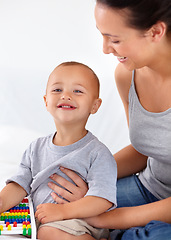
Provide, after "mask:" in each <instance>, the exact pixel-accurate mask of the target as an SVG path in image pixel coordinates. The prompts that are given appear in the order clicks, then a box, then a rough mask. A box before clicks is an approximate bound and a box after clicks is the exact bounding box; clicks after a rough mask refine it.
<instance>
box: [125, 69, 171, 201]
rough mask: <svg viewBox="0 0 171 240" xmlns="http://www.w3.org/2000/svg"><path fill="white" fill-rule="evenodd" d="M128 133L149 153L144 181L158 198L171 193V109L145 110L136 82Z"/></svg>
mask: <svg viewBox="0 0 171 240" xmlns="http://www.w3.org/2000/svg"><path fill="white" fill-rule="evenodd" d="M129 134H130V141H131V143H132V145H133V147H134V148H135V149H136V150H137V151H138V152H140V153H142V154H144V155H146V156H148V161H147V167H146V169H145V170H143V171H142V172H140V174H139V179H140V181H141V182H142V184H143V185H144V186H145V187H146V188H147V189H148V190H149V191H150V192H151V193H152V194H153V195H154V196H155V197H157V198H158V199H164V198H167V197H170V196H171V108H170V109H168V110H166V111H164V112H160V113H153V112H149V111H147V110H145V109H144V108H143V106H142V105H141V103H140V101H139V99H138V95H137V93H136V89H135V84H134V71H133V76H132V83H131V87H130V90H129Z"/></svg>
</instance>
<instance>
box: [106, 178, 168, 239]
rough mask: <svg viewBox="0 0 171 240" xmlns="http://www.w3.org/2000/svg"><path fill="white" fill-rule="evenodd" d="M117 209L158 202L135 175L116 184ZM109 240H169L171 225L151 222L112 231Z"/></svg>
mask: <svg viewBox="0 0 171 240" xmlns="http://www.w3.org/2000/svg"><path fill="white" fill-rule="evenodd" d="M117 201H118V207H131V206H139V205H143V204H148V203H151V202H155V201H158V199H157V198H156V197H155V196H153V195H152V194H151V193H150V192H149V191H148V190H147V189H146V188H145V187H144V186H143V185H142V184H141V182H140V181H139V179H138V177H137V176H136V175H133V176H130V177H126V178H122V179H119V180H118V182H117ZM110 237H111V240H171V224H168V223H164V222H160V221H151V222H150V223H148V224H147V225H146V226H144V227H133V228H130V229H127V230H124V231H122V230H113V231H112V232H111V234H110Z"/></svg>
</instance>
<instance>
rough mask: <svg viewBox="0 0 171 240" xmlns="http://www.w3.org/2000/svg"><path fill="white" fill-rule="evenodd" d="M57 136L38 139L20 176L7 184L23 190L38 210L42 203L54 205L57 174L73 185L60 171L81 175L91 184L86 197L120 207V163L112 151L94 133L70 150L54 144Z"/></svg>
mask: <svg viewBox="0 0 171 240" xmlns="http://www.w3.org/2000/svg"><path fill="white" fill-rule="evenodd" d="M53 137H54V134H51V135H49V136H47V137H41V138H38V139H37V140H36V141H34V142H32V143H31V144H30V146H29V148H28V149H27V150H26V151H25V153H24V155H23V158H22V161H21V163H20V166H19V170H18V173H17V175H15V176H13V177H11V178H10V179H8V180H7V183H9V182H11V181H14V182H16V183H18V184H19V185H20V186H22V187H23V188H24V189H25V190H26V192H27V193H28V194H31V197H32V199H33V204H34V209H36V207H37V205H39V204H42V203H47V202H51V203H54V201H53V199H52V197H51V195H50V194H51V192H52V190H51V189H50V188H49V187H48V185H47V184H48V182H50V181H52V180H51V179H50V178H49V177H50V176H51V175H52V174H54V173H57V174H58V175H60V176H62V177H64V178H66V179H67V180H69V181H70V182H72V180H71V179H70V178H68V177H67V176H66V175H65V174H63V173H62V172H61V171H60V169H59V167H60V166H63V167H66V168H69V169H71V170H73V171H75V172H76V173H78V174H79V175H80V176H81V177H82V179H83V180H84V181H85V182H87V183H88V187H89V190H88V192H87V194H86V196H90V195H91V196H97V197H102V198H105V199H107V200H108V201H110V202H112V203H113V207H116V180H117V166H116V162H115V160H114V158H113V156H112V154H111V152H110V151H109V150H108V148H107V147H106V146H105V145H104V144H103V143H101V142H100V141H99V140H98V139H97V138H96V137H95V136H94V135H93V134H92V133H90V132H88V133H87V134H86V136H85V137H83V138H82V139H81V140H79V141H78V142H76V143H74V144H72V145H68V146H56V145H54V144H53Z"/></svg>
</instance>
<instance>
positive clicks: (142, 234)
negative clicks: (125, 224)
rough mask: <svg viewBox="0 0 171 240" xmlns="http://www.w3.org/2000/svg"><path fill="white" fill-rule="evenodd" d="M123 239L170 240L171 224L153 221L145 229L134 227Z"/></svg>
mask: <svg viewBox="0 0 171 240" xmlns="http://www.w3.org/2000/svg"><path fill="white" fill-rule="evenodd" d="M121 239H122V240H127V239H130V240H133V239H134V240H138V239H139V240H140V239H146V240H170V239H171V224H168V223H164V222H160V221H151V222H149V223H148V224H147V225H146V226H145V227H134V228H130V229H128V230H126V231H125V232H124V234H123V236H122V238H121Z"/></svg>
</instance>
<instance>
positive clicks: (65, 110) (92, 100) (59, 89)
mask: <svg viewBox="0 0 171 240" xmlns="http://www.w3.org/2000/svg"><path fill="white" fill-rule="evenodd" d="M44 100H45V103H46V107H47V110H48V111H49V112H50V113H51V115H52V116H53V117H54V120H55V123H56V124H59V123H60V124H66V123H67V124H72V123H74V124H76V123H77V124H83V125H84V126H85V124H86V122H87V119H88V117H89V115H90V114H94V113H96V112H97V110H98V108H99V107H100V104H101V99H99V98H98V84H97V81H96V79H95V77H94V76H93V74H92V72H91V71H90V70H89V69H86V68H85V67H83V66H78V65H72V66H59V67H57V68H56V69H55V70H54V71H53V72H52V74H51V75H50V77H49V81H48V85H47V92H46V95H45V96H44Z"/></svg>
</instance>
